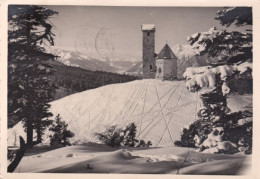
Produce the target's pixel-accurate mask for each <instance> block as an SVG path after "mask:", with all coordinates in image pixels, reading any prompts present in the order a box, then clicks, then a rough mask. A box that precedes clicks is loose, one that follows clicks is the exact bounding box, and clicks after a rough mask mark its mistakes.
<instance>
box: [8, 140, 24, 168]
mask: <svg viewBox="0 0 260 179" xmlns="http://www.w3.org/2000/svg"><path fill="white" fill-rule="evenodd" d="M24 153H25V141H24V139H23V138H22V137H21V136H20V149H19V150H18V151H17V152H16V156H15V158H14V160H13V162H12V163H11V164H10V165H9V166H8V168H7V172H11V173H12V172H13V171H14V170H15V169H16V167H17V166H18V165H19V163H20V161H21V159H22V158H23V155H24Z"/></svg>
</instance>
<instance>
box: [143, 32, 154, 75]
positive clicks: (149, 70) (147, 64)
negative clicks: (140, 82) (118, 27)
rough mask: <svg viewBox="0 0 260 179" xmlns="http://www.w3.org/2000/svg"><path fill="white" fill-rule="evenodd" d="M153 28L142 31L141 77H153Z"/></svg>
mask: <svg viewBox="0 0 260 179" xmlns="http://www.w3.org/2000/svg"><path fill="white" fill-rule="evenodd" d="M155 73H156V66H155V30H144V31H143V78H155Z"/></svg>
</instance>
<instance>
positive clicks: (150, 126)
mask: <svg viewBox="0 0 260 179" xmlns="http://www.w3.org/2000/svg"><path fill="white" fill-rule="evenodd" d="M234 99H235V102H234ZM234 99H233V98H231V99H229V100H231V101H230V102H228V103H230V104H232V106H230V108H231V110H232V111H237V110H238V109H241V108H243V107H244V106H248V105H249V104H250V103H252V101H251V100H252V98H250V96H249V97H243V96H236V97H234ZM232 101H233V102H232ZM199 108H200V102H199V99H198V95H197V94H196V93H191V92H189V91H188V90H187V89H186V87H185V82H184V81H160V80H136V81H132V82H128V83H121V84H113V85H107V86H103V87H100V88H97V89H93V90H88V91H84V92H81V93H77V94H73V95H70V96H67V97H65V98H62V99H59V100H57V101H54V102H52V103H51V109H50V110H51V112H52V113H53V114H54V116H56V115H57V114H60V116H61V117H62V120H64V121H66V122H67V123H68V124H69V129H70V130H71V131H73V132H74V133H75V137H74V138H73V139H72V142H76V143H84V142H88V141H92V142H96V139H95V137H94V135H93V134H94V133H95V132H102V131H104V130H105V128H106V127H108V126H111V125H117V126H118V127H119V128H121V127H124V126H126V125H128V124H129V123H131V122H134V123H135V124H136V125H137V138H138V139H144V140H151V141H152V143H153V146H173V142H174V141H175V140H178V139H179V138H180V131H181V128H182V127H184V126H186V125H188V124H189V123H191V122H193V121H194V120H195V119H196V113H197V111H198V109H199ZM15 135H16V136H18V135H22V136H24V137H25V134H24V132H23V128H22V124H21V123H19V124H18V125H16V126H15V127H14V128H12V129H9V130H8V145H13V144H14V140H15V137H14V136H15ZM16 142H17V143H18V139H17V141H16ZM44 142H48V132H47V133H46V135H45V137H44Z"/></svg>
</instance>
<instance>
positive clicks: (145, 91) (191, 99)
mask: <svg viewBox="0 0 260 179" xmlns="http://www.w3.org/2000/svg"><path fill="white" fill-rule="evenodd" d="M7 13H8V15H7V18H8V23H7V24H8V25H7V26H8V35H7V38H8V40H7V43H8V44H6V45H7V46H8V47H7V48H8V49H7V50H8V52H7V60H8V61H7V69H8V70H7V73H8V74H7V117H6V118H7V122H6V123H7V125H6V129H7V132H6V133H7V134H6V135H7V139H3V138H1V140H7V146H6V149H5V150H6V151H7V152H6V153H7V156H5V157H6V159H5V160H6V161H7V166H6V172H8V173H16V174H18V173H81V174H86V177H88V174H89V173H92V174H97V175H98V174H163V175H173V176H174V175H236V176H237V175H244V176H245V175H248V173H249V172H250V171H251V168H252V155H253V154H254V152H255V151H254V150H253V146H254V142H253V73H252V72H253V8H252V6H201V7H199V6H185V7H181V6H101V5H96V6H94V5H38V4H36V5H33V4H9V5H8V10H7ZM6 33H7V32H6ZM254 50H255V49H254Z"/></svg>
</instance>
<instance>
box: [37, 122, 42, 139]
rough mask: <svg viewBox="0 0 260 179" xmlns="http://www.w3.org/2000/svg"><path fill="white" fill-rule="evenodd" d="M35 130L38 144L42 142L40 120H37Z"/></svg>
mask: <svg viewBox="0 0 260 179" xmlns="http://www.w3.org/2000/svg"><path fill="white" fill-rule="evenodd" d="M36 132H37V144H38V143H41V142H42V133H41V121H40V120H37V123H36Z"/></svg>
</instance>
